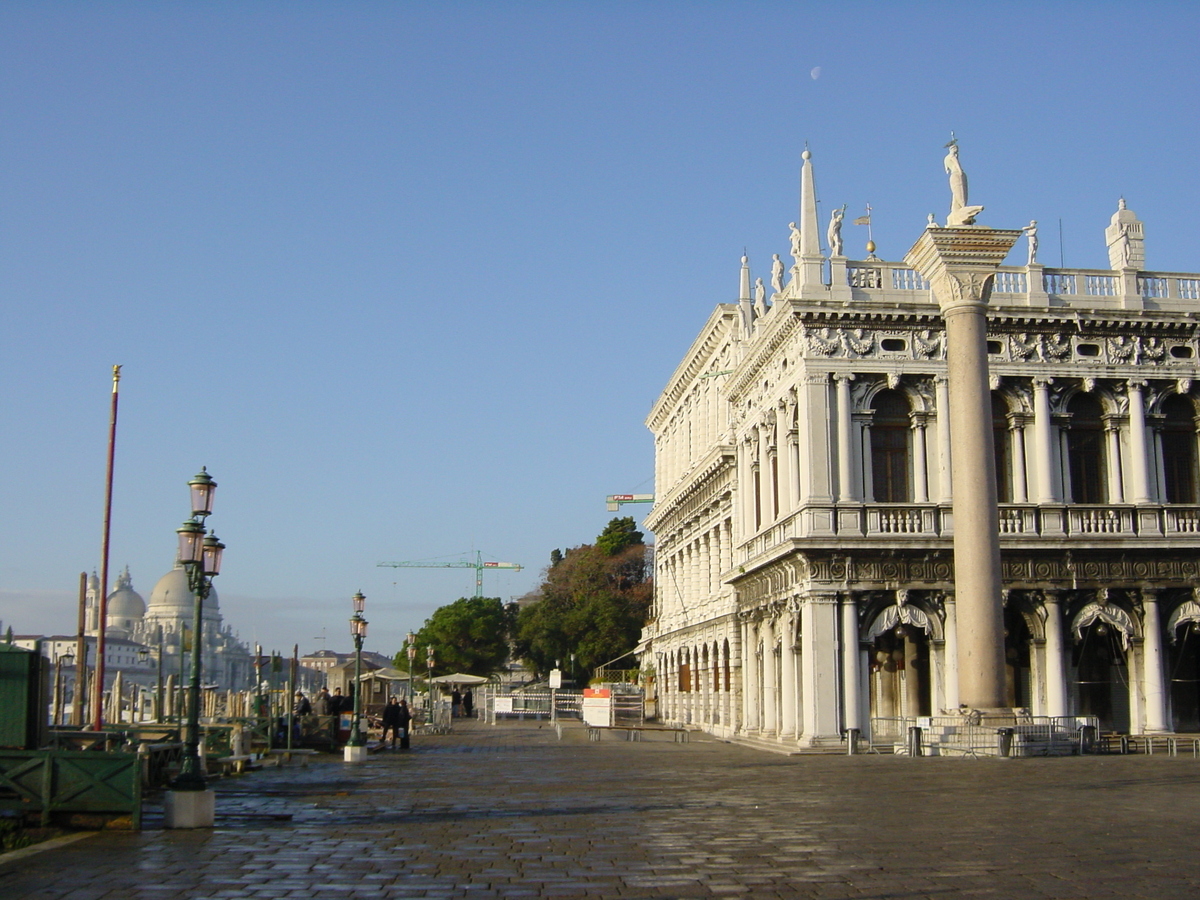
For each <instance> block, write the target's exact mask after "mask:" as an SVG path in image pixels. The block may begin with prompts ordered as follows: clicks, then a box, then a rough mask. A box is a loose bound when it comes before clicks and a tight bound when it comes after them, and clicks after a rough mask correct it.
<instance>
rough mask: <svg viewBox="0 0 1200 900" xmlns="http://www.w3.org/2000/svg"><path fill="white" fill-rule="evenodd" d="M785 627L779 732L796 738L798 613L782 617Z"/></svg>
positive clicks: (781, 656)
mask: <svg viewBox="0 0 1200 900" xmlns="http://www.w3.org/2000/svg"><path fill="white" fill-rule="evenodd" d="M782 622H783V628H782V630H781V637H782V638H783V646H782V648H781V650H780V663H781V665H782V669H783V671H782V672H781V673H780V675H781V682H782V684H781V687H782V688H783V691H782V693H783V697H782V705H781V707H780V719H779V734H780V736H781V737H785V738H794V737H796V736H797V734H796V650H795V643H796V614H795V613H794V612H792V611H791V610H788V611H787V612H786V613H784V614H783V617H782Z"/></svg>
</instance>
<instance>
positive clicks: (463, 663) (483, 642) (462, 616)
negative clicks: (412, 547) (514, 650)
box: [393, 597, 516, 676]
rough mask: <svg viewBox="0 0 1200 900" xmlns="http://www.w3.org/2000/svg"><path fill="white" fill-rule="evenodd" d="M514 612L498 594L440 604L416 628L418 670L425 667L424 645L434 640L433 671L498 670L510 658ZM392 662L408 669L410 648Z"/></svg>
mask: <svg viewBox="0 0 1200 900" xmlns="http://www.w3.org/2000/svg"><path fill="white" fill-rule="evenodd" d="M515 615H516V614H515V611H514V610H513V609H512V608H510V607H507V606H505V605H504V603H503V602H502V601H501V600H500V598H499V597H462V598H461V599H458V600H455V601H454V602H453V603H451V604H449V605H447V606H441V607H438V608H437V609H436V610H434V612H433V615H432V616H430V617H429V618H428V619H426V620H425V624H424V625H423V626H421V630H420V631H418V632H417V658H416V660H415V661H414V666H415V668H416V670H417V671H418V672H420V671H422V670H423V669H424V667H425V648H426V647H428V646H429V645H430V644H432V645H433V651H434V662H435V663H436V665H435V667H434V674H437V673H439V672H440V673H443V674H448V673H450V672H463V673H466V674H467V675H483V676H487V675H491V674H492V673H493V672H496V671H499V670H500V668H502V667H503V665H504V663H505V662H506V661H507V660H508V655H509V636H510V635H511V633H512V631H513V622H514V619H515ZM393 664H394V665H395V667H396V668H397V669H400V670H402V671H405V672H407V671H408V653H407V651H405V650H401V651H400V652H399V653H397V654H396V656H395V659H394V660H393Z"/></svg>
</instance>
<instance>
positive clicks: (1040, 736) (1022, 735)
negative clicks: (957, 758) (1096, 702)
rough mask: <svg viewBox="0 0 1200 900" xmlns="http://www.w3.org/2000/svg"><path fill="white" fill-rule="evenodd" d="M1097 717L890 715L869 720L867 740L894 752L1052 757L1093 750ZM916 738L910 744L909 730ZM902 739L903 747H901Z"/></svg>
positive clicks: (1097, 748) (1097, 729) (1096, 731)
mask: <svg viewBox="0 0 1200 900" xmlns="http://www.w3.org/2000/svg"><path fill="white" fill-rule="evenodd" d="M1099 724H1100V723H1099V719H1097V718H1096V717H1095V716H1033V715H1028V714H1024V713H1020V714H1014V715H997V716H988V715H980V714H979V713H974V714H969V715H962V716H890V717H873V718H872V719H871V735H870V739H871V744H872V745H873V746H874V745H880V744H893V745H894V748H895V751H896V752H897V753H908V752H909V751H910V749H915V748H916V747H922V748H923V749H924V752H923V754H922V755H926V753H929V752H930V751H932V752H935V753H938V754H939V755H941V754H944V753H947V752H950V753H955V754H959V753H961V754H964V755H968V756H997V755H1009V756H1052V755H1062V754H1065V753H1086V752H1095V751H1097V750H1099V749H1100V747H1099V745H1098V744H1097V743H1096V736H1097V735H1098V733H1099ZM912 729H919V730H920V740H919V741H917V742H915V744H914V743H909V740H908V739H909V738H910V737H911V730H912ZM901 742H904V743H905V744H906V746H904V747H901Z"/></svg>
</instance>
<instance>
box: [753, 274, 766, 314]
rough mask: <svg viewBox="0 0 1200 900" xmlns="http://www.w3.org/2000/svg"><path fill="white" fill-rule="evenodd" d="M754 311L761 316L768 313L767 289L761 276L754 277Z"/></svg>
mask: <svg viewBox="0 0 1200 900" xmlns="http://www.w3.org/2000/svg"><path fill="white" fill-rule="evenodd" d="M754 312H755V314H756V315H758V316H760V317H761V316H765V315H766V314H767V289H766V287H765V286H764V285H763V280H762V279H761V278H756V279H754Z"/></svg>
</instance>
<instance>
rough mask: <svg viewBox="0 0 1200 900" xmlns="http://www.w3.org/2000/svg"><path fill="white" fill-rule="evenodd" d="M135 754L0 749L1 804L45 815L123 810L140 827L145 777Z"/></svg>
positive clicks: (44, 820)
mask: <svg viewBox="0 0 1200 900" xmlns="http://www.w3.org/2000/svg"><path fill="white" fill-rule="evenodd" d="M139 769H140V765H139V760H138V756H137V754H135V753H96V752H92V751H86V750H0V808H3V809H12V810H16V811H18V812H23V813H33V812H37V813H40V814H41V822H42V824H43V825H49V824H50V817H51V814H53V813H55V812H83V813H123V814H126V815H128V816H129V817H130V818H131V820H132V822H133V827H134V828H141V827H142V780H141V773H140V771H139Z"/></svg>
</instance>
